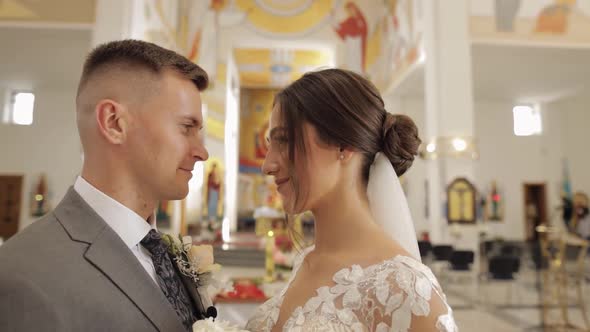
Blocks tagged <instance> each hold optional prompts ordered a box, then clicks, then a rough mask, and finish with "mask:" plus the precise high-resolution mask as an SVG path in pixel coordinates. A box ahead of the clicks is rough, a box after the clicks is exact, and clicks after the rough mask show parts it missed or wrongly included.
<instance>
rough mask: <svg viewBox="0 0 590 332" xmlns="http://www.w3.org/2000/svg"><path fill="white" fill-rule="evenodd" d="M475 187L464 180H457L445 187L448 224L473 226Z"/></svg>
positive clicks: (474, 217)
mask: <svg viewBox="0 0 590 332" xmlns="http://www.w3.org/2000/svg"><path fill="white" fill-rule="evenodd" d="M476 201H477V200H476V191H475V187H474V186H473V185H472V184H471V182H469V180H467V179H466V178H457V179H455V180H453V182H451V184H450V185H449V186H448V187H447V219H448V221H449V223H461V224H474V223H475V219H476V214H475V204H476Z"/></svg>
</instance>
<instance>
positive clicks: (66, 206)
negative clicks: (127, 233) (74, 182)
mask: <svg viewBox="0 0 590 332" xmlns="http://www.w3.org/2000/svg"><path fill="white" fill-rule="evenodd" d="M55 215H56V217H57V218H58V220H59V222H60V223H61V224H62V225H63V227H64V229H65V230H66V231H67V232H68V234H70V236H71V237H72V239H73V240H74V241H80V242H86V243H88V244H89V247H88V250H87V251H86V253H85V254H84V257H85V258H86V259H87V260H88V261H89V262H90V263H91V264H92V265H94V266H95V267H96V268H97V269H98V270H100V271H101V272H102V273H103V274H104V275H105V276H106V277H108V278H109V280H111V281H112V282H113V284H114V285H115V286H116V287H117V288H118V289H119V290H120V291H121V292H123V293H124V294H125V295H126V296H127V297H128V298H129V299H130V300H131V302H132V303H133V304H134V305H135V306H137V307H138V308H139V310H141V312H143V314H144V315H145V316H146V318H147V319H148V320H150V321H151V322H152V324H153V325H154V326H155V327H156V328H157V329H158V330H159V331H166V332H167V331H185V329H184V326H183V325H182V322H181V320H180V318H179V317H178V315H177V314H176V312H175V311H174V309H173V308H172V306H171V305H170V303H168V300H167V299H166V297H165V296H164V294H163V293H162V291H161V290H160V289H159V287H158V286H157V285H156V283H155V282H154V281H153V280H152V279H151V278H150V276H149V275H148V274H147V273H146V271H145V269H144V268H143V266H141V264H140V263H139V261H138V260H137V258H136V257H135V255H133V253H132V252H131V250H129V248H128V247H127V246H126V245H125V244H124V243H123V241H122V240H121V238H120V237H119V236H118V235H117V234H116V233H115V232H114V231H113V230H112V229H111V228H110V227H109V226H108V225H107V224H106V223H105V222H104V221H103V220H102V219H101V218H100V217H99V216H98V215H97V214H96V213H95V212H94V210H92V208H91V207H90V206H88V204H86V202H85V201H84V200H83V199H82V197H80V196H79V195H78V194H77V193H76V192H75V191H74V190H73V188H70V191H69V192H68V193H67V194H66V196H65V198H64V200H63V201H62V202H61V203H60V205H59V206H58V207H57V208H56V209H55Z"/></svg>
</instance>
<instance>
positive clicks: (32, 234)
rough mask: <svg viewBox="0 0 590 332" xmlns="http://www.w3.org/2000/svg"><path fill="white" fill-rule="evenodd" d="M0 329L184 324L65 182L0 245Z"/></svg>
mask: <svg viewBox="0 0 590 332" xmlns="http://www.w3.org/2000/svg"><path fill="white" fill-rule="evenodd" d="M0 331H3V332H8V331H35V332H37V331H85V332H90V331H166V332H168V331H170V332H176V331H178V332H180V331H186V330H185V329H184V327H183V325H182V322H181V320H180V318H179V317H178V316H177V314H176V312H175V311H174V309H173V308H172V306H171V305H170V304H169V302H168V300H167V299H166V297H165V296H164V294H163V293H162V291H161V290H160V288H159V287H158V286H157V285H156V283H155V282H154V281H153V279H152V278H151V277H150V276H149V275H148V273H147V272H146V271H145V269H144V268H143V267H142V266H141V264H140V263H139V262H138V260H137V258H136V257H135V256H134V255H133V253H132V252H131V250H129V248H128V247H127V246H126V245H125V244H124V243H123V241H122V240H121V238H119V236H118V235H117V234H116V233H115V232H114V231H113V230H112V229H111V228H110V227H109V226H108V225H107V224H106V223H105V222H104V220H102V219H101V218H100V217H99V216H98V215H97V214H96V213H95V212H94V210H93V209H92V208H91V207H90V206H88V204H86V202H85V201H84V200H83V199H82V197H80V196H79V195H78V194H77V193H76V191H75V190H74V189H73V188H70V190H69V191H68V193H67V194H66V196H65V197H64V199H63V200H62V201H61V203H60V204H59V205H58V206H57V207H56V209H55V210H54V211H53V212H52V213H50V214H48V215H46V216H45V217H43V218H42V219H40V220H38V221H36V222H35V223H34V224H33V225H31V226H29V227H27V228H26V229H25V230H23V231H22V232H20V233H18V234H17V235H15V236H14V237H13V238H11V239H10V240H8V241H7V242H6V243H5V244H4V245H2V246H0Z"/></svg>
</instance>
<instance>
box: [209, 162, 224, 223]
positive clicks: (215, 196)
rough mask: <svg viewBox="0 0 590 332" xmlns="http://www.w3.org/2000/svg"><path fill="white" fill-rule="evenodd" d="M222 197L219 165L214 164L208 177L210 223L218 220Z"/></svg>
mask: <svg viewBox="0 0 590 332" xmlns="http://www.w3.org/2000/svg"><path fill="white" fill-rule="evenodd" d="M220 196H221V177H220V175H219V169H218V167H217V163H212V164H211V171H209V174H208V175H207V217H208V218H209V220H210V221H214V220H217V216H218V214H217V211H218V207H219V200H220Z"/></svg>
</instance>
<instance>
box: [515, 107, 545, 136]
mask: <svg viewBox="0 0 590 332" xmlns="http://www.w3.org/2000/svg"><path fill="white" fill-rule="evenodd" d="M512 113H513V116H514V135H516V136H531V135H540V134H541V132H542V131H543V126H542V123H541V111H540V109H539V106H538V105H518V106H514V108H513V109H512Z"/></svg>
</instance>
